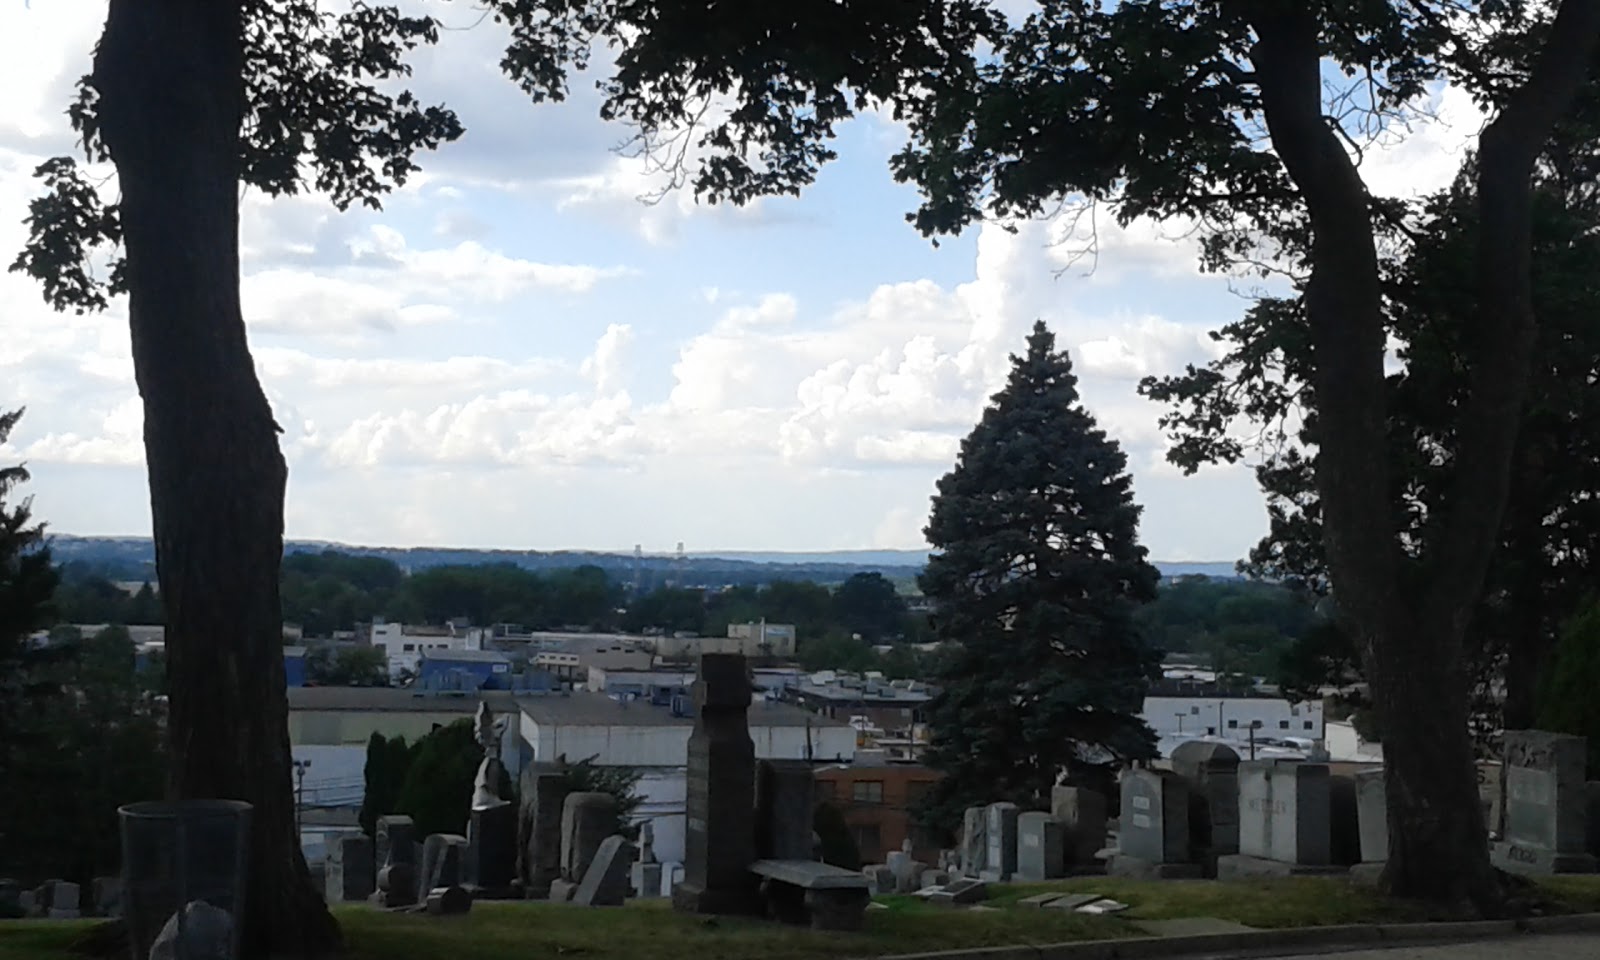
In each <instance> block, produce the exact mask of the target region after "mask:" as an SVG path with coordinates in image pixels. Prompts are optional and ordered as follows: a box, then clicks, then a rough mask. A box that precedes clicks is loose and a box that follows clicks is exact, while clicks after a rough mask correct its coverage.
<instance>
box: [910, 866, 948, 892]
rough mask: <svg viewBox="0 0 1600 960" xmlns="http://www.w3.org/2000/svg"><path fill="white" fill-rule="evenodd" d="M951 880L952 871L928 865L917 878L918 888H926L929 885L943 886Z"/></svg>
mask: <svg viewBox="0 0 1600 960" xmlns="http://www.w3.org/2000/svg"><path fill="white" fill-rule="evenodd" d="M949 882H950V871H948V870H941V869H939V868H938V867H928V868H926V869H925V870H923V871H922V874H921V876H920V877H918V879H917V889H918V890H926V889H928V888H929V887H942V886H944V885H945V884H947V883H949Z"/></svg>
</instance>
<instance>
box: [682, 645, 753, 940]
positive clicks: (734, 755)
mask: <svg viewBox="0 0 1600 960" xmlns="http://www.w3.org/2000/svg"><path fill="white" fill-rule="evenodd" d="M750 690H751V687H750V677H749V674H748V673H747V672H746V669H745V660H744V657H742V656H740V655H738V654H728V653H708V654H703V655H701V657H700V670H699V676H698V679H696V680H695V684H694V701H695V720H694V732H693V733H691V734H690V735H689V764H688V803H687V806H686V811H685V812H686V816H685V818H684V819H685V824H684V826H685V830H684V870H683V883H681V884H679V886H678V888H677V889H676V890H674V891H673V895H672V904H673V906H674V907H675V908H677V909H678V910H682V911H686V912H690V913H732V914H758V913H760V912H761V911H762V909H763V905H762V901H761V896H760V891H759V889H758V886H757V881H756V878H755V875H754V874H752V873H750V864H751V863H753V862H754V861H755V859H756V831H755V823H754V818H755V810H754V807H755V765H756V757H755V753H756V751H755V744H754V743H753V742H752V741H751V740H750V719H749V712H750Z"/></svg>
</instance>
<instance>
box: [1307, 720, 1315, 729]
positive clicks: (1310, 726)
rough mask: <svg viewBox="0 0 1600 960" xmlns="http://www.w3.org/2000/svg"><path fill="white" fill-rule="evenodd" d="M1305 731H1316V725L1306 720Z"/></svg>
mask: <svg viewBox="0 0 1600 960" xmlns="http://www.w3.org/2000/svg"><path fill="white" fill-rule="evenodd" d="M1306 729H1307V730H1315V729H1316V725H1315V724H1313V723H1312V722H1311V721H1310V720H1307V721H1306Z"/></svg>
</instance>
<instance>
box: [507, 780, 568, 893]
mask: <svg viewBox="0 0 1600 960" xmlns="http://www.w3.org/2000/svg"><path fill="white" fill-rule="evenodd" d="M521 788H522V804H521V809H520V811H519V813H518V817H517V858H518V864H517V876H518V878H519V879H520V880H521V881H522V893H523V896H526V897H530V898H534V899H540V900H542V899H544V898H545V897H548V896H549V895H550V884H551V882H552V881H555V880H558V879H560V877H561V814H562V807H563V805H564V804H565V803H566V801H567V778H566V774H565V773H564V772H563V771H562V769H561V768H560V767H555V766H547V765H542V764H531V765H529V766H527V767H524V768H523V769H522V776H521Z"/></svg>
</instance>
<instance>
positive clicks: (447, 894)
mask: <svg viewBox="0 0 1600 960" xmlns="http://www.w3.org/2000/svg"><path fill="white" fill-rule="evenodd" d="M422 909H423V911H424V912H426V913H428V914H429V915H431V916H435V917H449V916H460V915H461V914H464V913H470V912H472V894H471V893H470V892H468V891H467V888H466V887H462V886H448V887H435V888H433V889H432V890H429V891H428V896H427V898H426V899H425V900H424V901H423V905H422Z"/></svg>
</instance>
